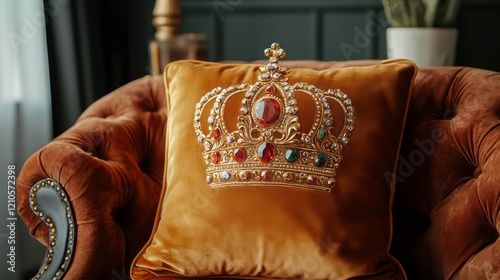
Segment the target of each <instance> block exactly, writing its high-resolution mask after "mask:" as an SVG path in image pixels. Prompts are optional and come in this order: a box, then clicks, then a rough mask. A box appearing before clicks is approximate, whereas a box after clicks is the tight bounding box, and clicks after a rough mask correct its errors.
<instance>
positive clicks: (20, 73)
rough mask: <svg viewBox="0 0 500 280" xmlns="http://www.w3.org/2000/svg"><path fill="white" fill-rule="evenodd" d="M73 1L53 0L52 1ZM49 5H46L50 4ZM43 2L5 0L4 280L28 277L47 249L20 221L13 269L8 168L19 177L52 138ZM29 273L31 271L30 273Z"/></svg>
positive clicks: (0, 87)
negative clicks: (13, 268) (8, 224)
mask: <svg viewBox="0 0 500 280" xmlns="http://www.w3.org/2000/svg"><path fill="white" fill-rule="evenodd" d="M57 1H61V2H67V0H52V1H49V2H55V3H57ZM45 5H46V4H45ZM45 20H46V17H45V11H44V2H43V1H42V0H0V128H1V131H0V185H1V186H2V187H1V188H0V199H1V203H0V207H2V208H4V209H0V225H1V226H0V263H1V265H0V269H1V270H0V279H13V280H15V279H26V277H30V276H34V274H33V275H29V273H32V271H33V268H35V270H36V269H37V268H38V266H39V265H40V264H41V262H42V259H43V253H44V252H43V250H42V249H43V247H41V245H38V243H37V242H36V241H35V240H34V239H33V238H31V237H30V236H28V234H27V231H26V229H25V227H24V224H23V222H22V221H21V220H20V219H18V220H17V221H16V230H15V239H16V243H15V249H16V272H15V273H13V272H11V271H8V270H7V268H8V267H9V264H7V262H6V261H7V256H6V255H7V253H9V251H8V250H9V249H10V246H12V245H13V244H9V243H8V237H10V236H11V233H10V232H9V231H8V228H7V227H6V222H7V217H8V216H7V213H8V212H7V171H8V165H15V172H16V175H17V174H19V171H20V170H21V167H22V164H23V163H24V161H25V160H26V159H27V157H28V156H29V155H31V154H32V153H34V152H35V151H36V150H38V149H40V148H41V147H42V146H44V145H45V144H47V143H48V142H49V141H50V140H51V138H52V117H51V115H52V109H51V95H50V84H49V68H48V58H47V43H46V32H45ZM26 274H28V275H26Z"/></svg>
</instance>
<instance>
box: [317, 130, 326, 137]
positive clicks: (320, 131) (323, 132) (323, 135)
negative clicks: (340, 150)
mask: <svg viewBox="0 0 500 280" xmlns="http://www.w3.org/2000/svg"><path fill="white" fill-rule="evenodd" d="M317 136H318V139H319V140H323V139H325V137H326V130H324V129H323V128H322V129H320V130H318V133H317Z"/></svg>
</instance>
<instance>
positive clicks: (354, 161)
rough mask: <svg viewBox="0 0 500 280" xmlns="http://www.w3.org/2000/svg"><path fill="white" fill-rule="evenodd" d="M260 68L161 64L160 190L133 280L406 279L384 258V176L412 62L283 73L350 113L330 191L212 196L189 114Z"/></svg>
mask: <svg viewBox="0 0 500 280" xmlns="http://www.w3.org/2000/svg"><path fill="white" fill-rule="evenodd" d="M259 66H261V65H248V64H246V65H244V64H221V63H211V62H201V61H177V62H173V63H170V64H169V65H168V66H167V67H166V69H165V84H166V92H167V104H168V106H167V108H168V124H167V126H168V127H167V140H166V142H167V143H166V157H165V158H166V169H165V179H164V187H163V193H162V198H161V201H160V205H159V208H158V212H157V217H156V222H155V226H154V229H153V232H152V235H151V237H150V240H149V241H148V243H147V244H146V245H145V246H144V248H143V249H142V251H141V252H140V253H139V254H138V256H137V257H136V259H135V260H134V263H133V265H132V268H131V275H132V277H133V279H152V278H161V277H172V276H173V277H175V276H181V277H183V276H188V277H206V278H218V277H223V278H249V279H260V278H292V279H297V278H303V279H346V278H351V277H362V276H363V277H367V278H366V279H405V274H404V271H403V269H402V268H401V266H400V264H399V263H398V261H397V260H396V259H394V258H393V257H392V256H390V255H389V253H388V249H389V246H390V242H391V234H392V225H391V203H392V198H393V192H394V189H393V188H394V183H393V182H391V176H390V175H388V174H391V173H392V172H393V171H394V170H395V166H396V162H397V157H398V152H399V146H400V141H401V136H402V131H403V124H404V121H405V117H406V110H407V106H408V100H409V94H410V90H411V87H412V83H413V79H414V76H415V74H416V67H415V65H414V64H413V63H412V62H409V61H404V60H403V61H387V62H382V63H381V64H379V65H375V66H366V67H351V68H341V69H328V70H321V71H314V70H311V69H292V70H291V71H290V73H289V75H288V77H289V81H288V82H289V83H290V85H293V84H295V83H297V82H304V83H308V84H310V85H315V86H316V87H317V88H319V89H322V90H328V89H340V90H341V91H342V92H344V93H346V94H347V95H348V96H349V97H350V99H351V101H352V104H353V105H354V107H355V109H356V128H355V131H354V132H353V133H352V135H351V138H350V140H349V144H348V145H347V146H346V147H344V150H343V160H342V162H341V163H340V166H339V167H338V169H337V174H336V177H335V179H336V185H335V186H334V187H333V188H332V190H331V192H321V191H312V190H307V189H297V188H286V187H277V186H271V185H270V186H258V187H252V186H247V185H245V186H238V183H237V182H235V183H234V184H235V186H233V187H221V188H211V187H210V186H209V184H207V182H206V167H207V166H206V165H205V162H204V159H203V157H202V153H203V151H204V147H203V145H201V144H200V143H199V142H198V140H197V134H196V132H195V129H194V128H193V124H194V114H195V105H196V104H197V103H198V102H199V101H200V98H201V97H202V96H203V95H205V93H207V92H209V91H211V90H212V89H213V88H216V87H222V88H227V87H229V86H231V85H235V84H241V83H254V82H255V81H256V79H257V77H258V76H259V75H260V74H261V73H260V71H259ZM299 101H300V100H299ZM313 105H314V104H313ZM313 105H310V104H305V105H304V104H303V105H299V111H298V113H297V115H298V117H299V121H300V119H301V118H302V119H304V120H305V121H307V119H311V115H314V107H311V106H313ZM239 108H240V106H239V105H236V106H234V108H233V109H230V108H228V109H227V110H226V116H225V118H226V119H231V118H233V119H234V118H237V115H239V114H240V111H239ZM205 118H206V116H203V119H205ZM363 279H365V278H363Z"/></svg>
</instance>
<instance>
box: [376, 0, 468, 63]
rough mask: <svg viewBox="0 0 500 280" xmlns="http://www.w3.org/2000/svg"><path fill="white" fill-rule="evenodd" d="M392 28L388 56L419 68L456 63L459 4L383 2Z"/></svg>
mask: <svg viewBox="0 0 500 280" xmlns="http://www.w3.org/2000/svg"><path fill="white" fill-rule="evenodd" d="M382 4H383V6H384V12H385V15H386V17H387V19H388V20H389V24H390V26H391V27H389V28H388V29H387V56H388V57H389V58H408V59H410V60H412V61H414V62H415V63H416V64H417V65H418V66H420V67H428V66H447V65H453V64H454V62H455V49H456V42H457V35H458V30H457V28H456V27H455V24H456V22H455V21H456V18H457V15H458V10H459V6H460V0H382Z"/></svg>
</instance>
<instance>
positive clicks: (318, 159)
mask: <svg viewBox="0 0 500 280" xmlns="http://www.w3.org/2000/svg"><path fill="white" fill-rule="evenodd" d="M325 164H326V156H325V154H321V153H319V154H317V155H316V156H315V157H314V165H316V166H318V167H321V166H323V165H325Z"/></svg>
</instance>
